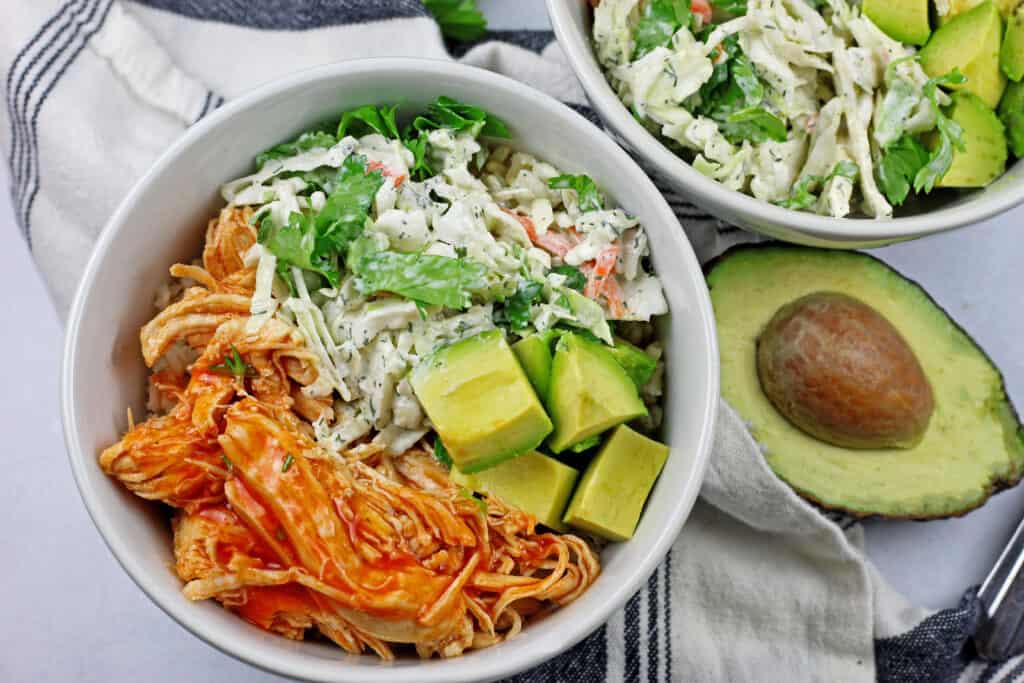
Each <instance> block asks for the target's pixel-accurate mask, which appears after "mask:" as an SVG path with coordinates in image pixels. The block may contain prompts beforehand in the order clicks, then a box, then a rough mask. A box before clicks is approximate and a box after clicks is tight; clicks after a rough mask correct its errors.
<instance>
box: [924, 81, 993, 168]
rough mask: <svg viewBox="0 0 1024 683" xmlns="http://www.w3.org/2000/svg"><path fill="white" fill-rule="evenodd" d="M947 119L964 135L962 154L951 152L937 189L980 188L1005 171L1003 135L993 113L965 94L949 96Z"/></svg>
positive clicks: (979, 101)
mask: <svg viewBox="0 0 1024 683" xmlns="http://www.w3.org/2000/svg"><path fill="white" fill-rule="evenodd" d="M952 99H953V102H952V104H951V105H950V108H949V110H948V111H947V112H946V114H947V116H949V117H950V118H951V119H953V120H954V121H956V122H957V123H959V124H960V127H961V128H963V131H964V145H965V147H964V150H963V151H960V150H958V149H957V150H954V151H953V164H952V165H951V166H950V167H949V170H948V171H946V174H945V175H944V176H942V178H940V179H939V182H937V183H936V186H937V187H984V186H985V185H988V184H989V183H990V182H992V181H993V180H995V179H996V178H998V177H999V176H1001V175H1002V174H1003V171H1005V170H1006V133H1005V131H1004V129H1003V124H1002V123H1001V122H1000V121H999V118H998V117H997V116H996V113H995V112H994V111H992V110H991V109H990V108H989V107H987V106H986V105H985V103H984V102H982V101H981V99H980V98H978V97H976V96H975V95H974V94H972V93H969V92H956V93H953V97H952Z"/></svg>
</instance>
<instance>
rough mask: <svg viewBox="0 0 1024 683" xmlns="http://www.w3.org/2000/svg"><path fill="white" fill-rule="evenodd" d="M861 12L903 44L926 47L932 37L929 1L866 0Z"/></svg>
mask: <svg viewBox="0 0 1024 683" xmlns="http://www.w3.org/2000/svg"><path fill="white" fill-rule="evenodd" d="M861 10H862V11H863V12H864V15H865V16H866V17H867V18H868V19H870V20H871V21H873V22H874V23H875V25H876V26H878V28H880V29H882V31H884V32H885V33H886V34H888V36H889V37H890V38H892V39H893V40H898V41H900V42H901V43H911V44H912V45H924V43H925V41H927V40H928V36H929V35H931V32H932V30H931V27H930V26H929V25H928V0H864V2H863V3H862V4H861Z"/></svg>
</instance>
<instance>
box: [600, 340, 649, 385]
mask: <svg viewBox="0 0 1024 683" xmlns="http://www.w3.org/2000/svg"><path fill="white" fill-rule="evenodd" d="M608 352H609V353H610V354H612V357H613V358H615V360H616V361H618V363H619V365H621V366H622V369H623V370H625V371H626V374H628V375H629V377H630V379H632V380H633V384H635V385H636V388H637V389H642V388H643V386H644V385H645V384H647V382H648V381H649V380H650V379H651V375H653V374H654V369H655V368H656V367H657V366H658V361H657V360H656V359H655V358H653V357H651V356H649V355H647V354H646V353H645V352H644V350H643V349H640V348H638V347H636V346H633V345H632V344H630V343H629V342H628V341H626V340H625V339H619V338H618V337H616V338H615V346H610V347H608Z"/></svg>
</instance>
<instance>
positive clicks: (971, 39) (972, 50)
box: [920, 0, 1006, 109]
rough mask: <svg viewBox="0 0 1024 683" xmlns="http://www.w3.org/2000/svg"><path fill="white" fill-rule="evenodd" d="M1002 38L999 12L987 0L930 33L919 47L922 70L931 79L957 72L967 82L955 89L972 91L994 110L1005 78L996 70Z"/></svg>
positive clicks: (1004, 83) (997, 68)
mask: <svg viewBox="0 0 1024 683" xmlns="http://www.w3.org/2000/svg"><path fill="white" fill-rule="evenodd" d="M1002 39H1003V21H1002V19H1000V18H999V10H997V9H996V6H995V5H994V4H993V3H992V0H986V1H985V2H983V3H982V4H980V5H978V6H977V7H975V8H973V9H971V10H968V11H967V12H964V13H963V14H960V15H957V16H956V17H954V18H953V19H952V20H951V21H950V22H949V23H947V24H945V25H943V26H941V27H940V28H939V29H938V30H937V31H935V33H933V34H932V37H931V38H930V39H929V40H928V43H927V44H926V45H925V46H924V47H923V48H921V52H920V57H921V67H922V68H923V69H924V71H925V73H927V74H928V75H929V76H931V77H932V78H935V77H938V76H944V75H945V74H948V73H949V72H950V71H952V70H953V69H960V71H961V72H962V73H963V75H964V76H966V77H967V80H966V82H965V83H964V84H963V85H959V86H956V87H955V88H954V89H960V90H967V91H968V92H972V93H974V94H975V95H977V96H978V97H980V98H981V99H982V101H983V102H984V103H985V104H987V105H988V106H989V107H991V108H993V109H994V108H995V107H996V105H998V104H999V98H1000V97H1001V96H1002V94H1003V90H1004V89H1005V88H1006V76H1004V75H1003V72H1002V70H1001V69H1000V68H999V46H1000V44H1001V43H1002Z"/></svg>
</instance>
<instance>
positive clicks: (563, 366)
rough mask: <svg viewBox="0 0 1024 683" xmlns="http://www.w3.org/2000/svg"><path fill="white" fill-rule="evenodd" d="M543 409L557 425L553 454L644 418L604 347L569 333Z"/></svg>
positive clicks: (558, 349)
mask: <svg viewBox="0 0 1024 683" xmlns="http://www.w3.org/2000/svg"><path fill="white" fill-rule="evenodd" d="M547 408H548V413H549V414H550V415H551V420H552V421H553V422H554V424H555V429H554V432H552V434H551V438H550V439H549V441H548V446H549V447H550V448H551V450H552V452H554V453H560V452H562V451H564V450H565V449H566V448H569V447H570V446H572V445H574V444H577V443H579V442H581V441H584V440H586V439H589V438H590V437H592V436H595V435H596V434H600V433H601V432H603V431H605V430H606V429H610V428H612V427H614V426H615V425H618V424H622V423H623V422H628V421H629V420H632V419H634V418H637V417H641V416H644V415H647V408H646V407H645V406H644V403H643V401H641V400H640V395H639V393H638V392H637V388H636V385H635V384H634V383H633V380H632V379H630V377H629V374H628V373H627V372H626V371H625V370H624V369H623V368H622V366H621V365H619V363H618V362H617V361H616V360H615V358H614V357H613V356H612V354H611V353H609V352H608V350H607V348H606V347H605V346H604V345H603V344H601V343H600V342H593V341H590V340H588V339H585V338H583V337H582V336H580V335H578V334H571V333H570V334H565V335H563V336H562V337H561V338H560V339H559V340H558V344H557V345H556V347H555V357H554V360H553V361H552V364H551V388H550V389H549V390H548V398H547ZM447 443H448V440H447V439H446V440H445V444H447Z"/></svg>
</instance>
